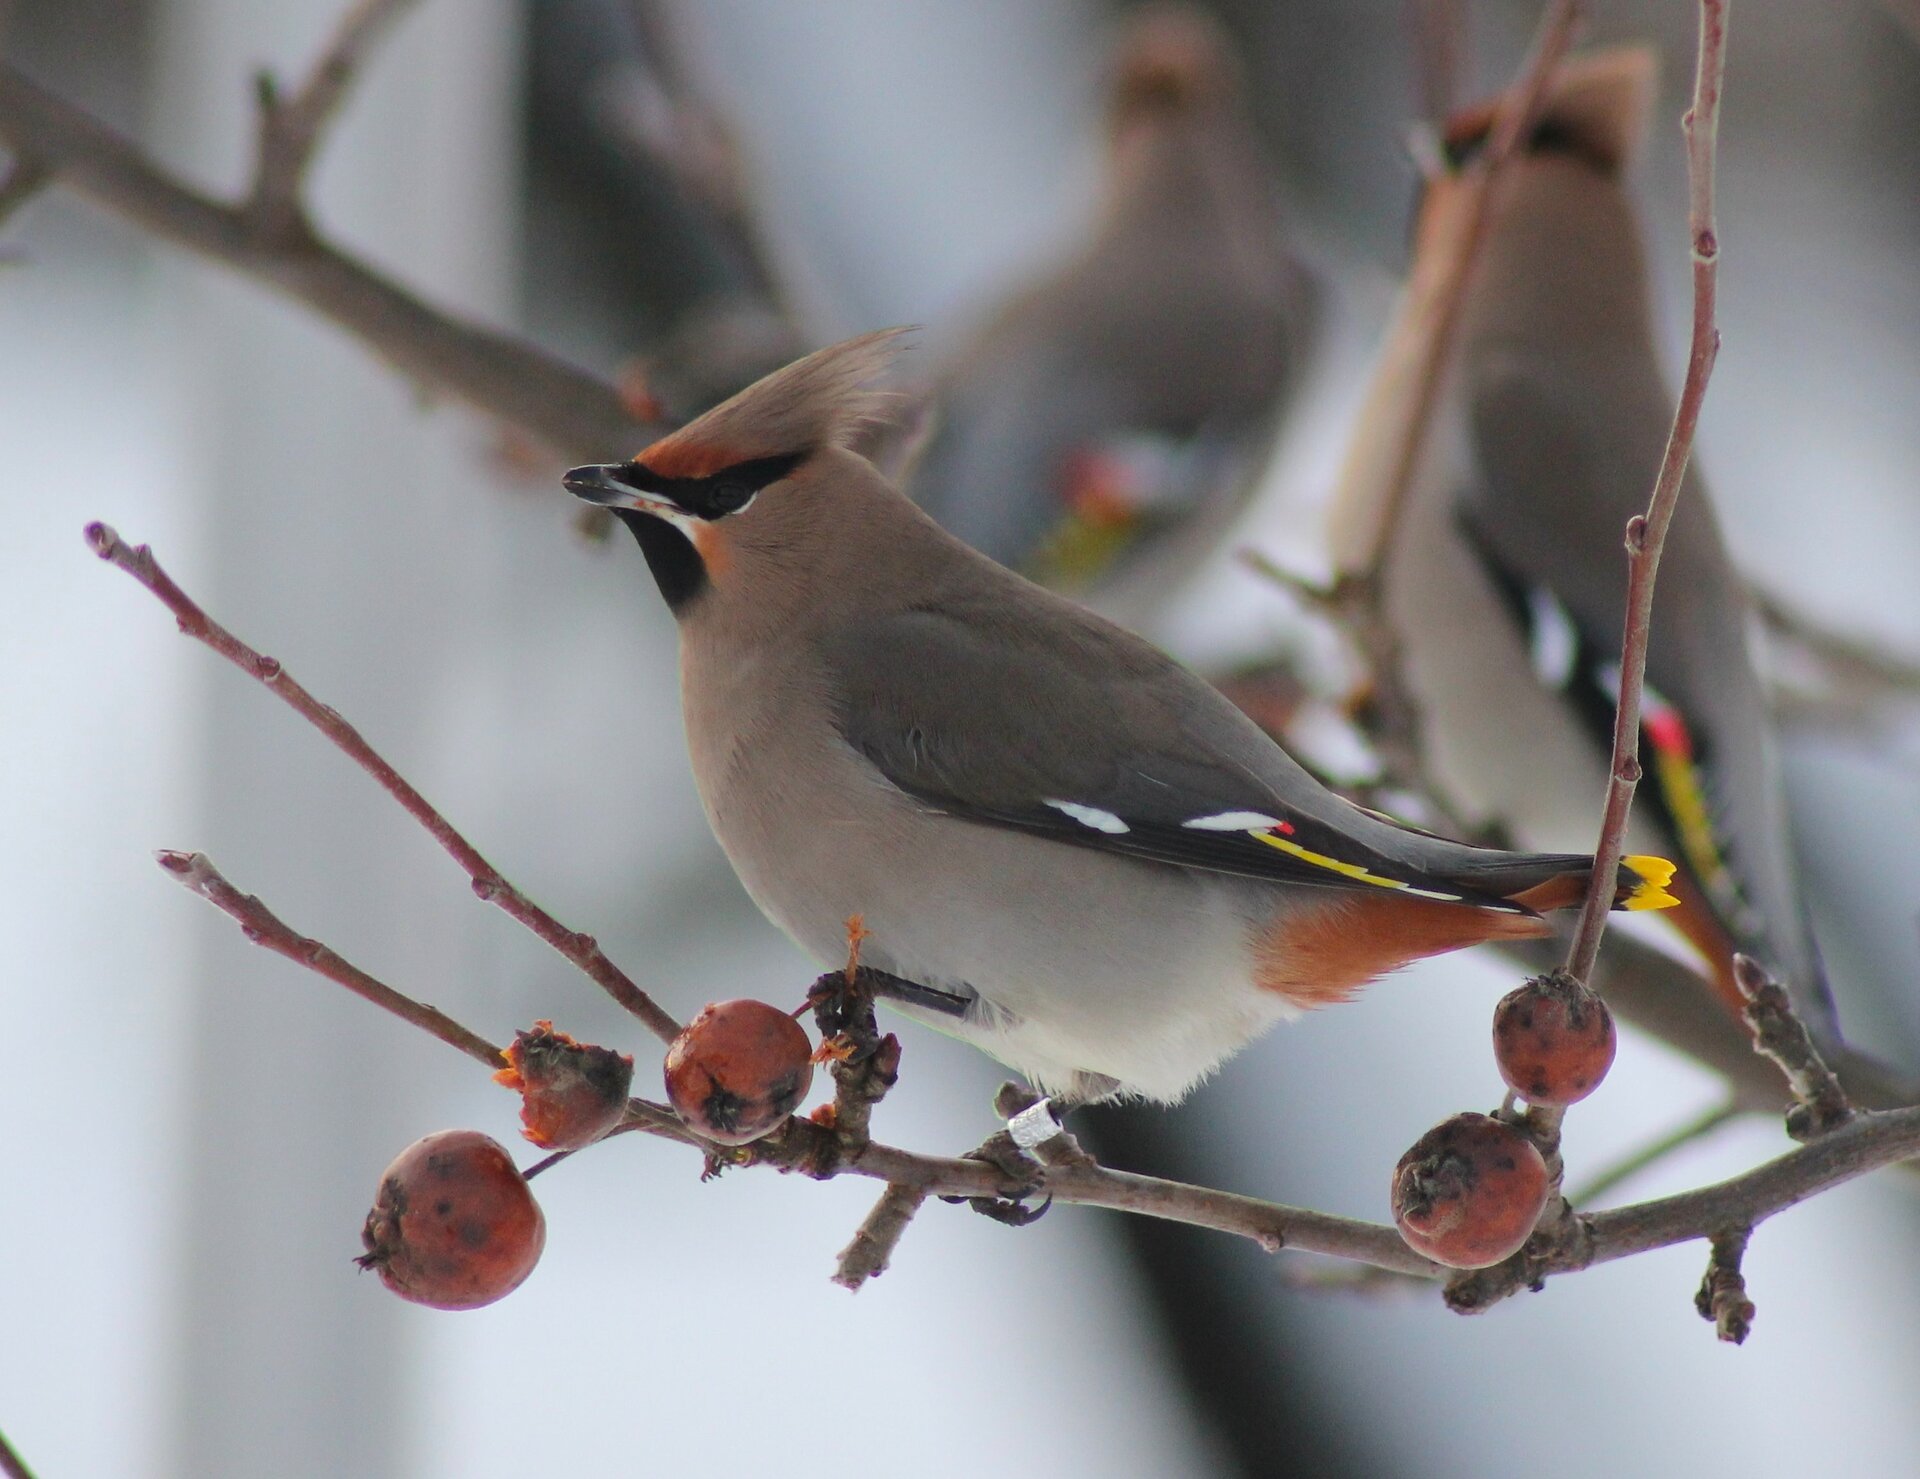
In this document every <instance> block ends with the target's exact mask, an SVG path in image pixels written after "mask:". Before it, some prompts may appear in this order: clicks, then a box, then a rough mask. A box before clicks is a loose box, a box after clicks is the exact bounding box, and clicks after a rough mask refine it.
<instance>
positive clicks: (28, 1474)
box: [0, 11, 33, 1479]
mask: <svg viewBox="0 0 1920 1479" xmlns="http://www.w3.org/2000/svg"><path fill="white" fill-rule="evenodd" d="M4 19H5V12H4V11H0V20H4ZM0 1474H4V1475H6V1479H33V1470H31V1469H29V1468H28V1467H27V1461H26V1460H25V1459H23V1458H21V1457H20V1455H19V1453H18V1452H17V1451H15V1449H14V1446H13V1445H12V1444H11V1443H9V1442H8V1441H7V1435H6V1434H5V1433H0Z"/></svg>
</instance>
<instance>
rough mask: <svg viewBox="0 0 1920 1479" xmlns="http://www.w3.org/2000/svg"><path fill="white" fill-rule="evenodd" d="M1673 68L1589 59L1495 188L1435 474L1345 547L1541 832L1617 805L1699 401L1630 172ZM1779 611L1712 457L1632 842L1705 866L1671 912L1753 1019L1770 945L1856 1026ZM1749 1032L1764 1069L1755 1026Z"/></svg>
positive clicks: (1655, 647) (1671, 587)
mask: <svg viewBox="0 0 1920 1479" xmlns="http://www.w3.org/2000/svg"><path fill="white" fill-rule="evenodd" d="M1654 81H1655V59H1654V55H1653V53H1652V52H1651V51H1649V50H1646V49H1643V48H1625V49H1619V50H1612V51H1605V52H1598V53H1594V54H1592V55H1589V56H1587V57H1584V58H1581V59H1577V60H1575V61H1573V62H1571V63H1569V64H1568V65H1567V66H1565V67H1564V68H1563V69H1562V71H1561V73H1560V76H1559V78H1558V80H1557V82H1556V84H1555V85H1554V87H1553V89H1552V92H1551V93H1550V95H1549V96H1548V98H1547V99H1546V102H1545V104H1544V107H1543V110H1542V112H1541V114H1540V117H1539V120H1538V122H1537V123H1536V124H1535V125H1534V127H1533V131H1532V135H1531V137H1530V138H1528V139H1527V140H1526V141H1525V142H1524V145H1523V147H1522V149H1521V151H1520V153H1519V154H1518V156H1517V157H1516V158H1514V159H1512V160H1511V161H1510V162H1509V164H1508V166H1507V168H1506V169H1505V170H1504V171H1503V172H1502V173H1501V175H1500V177H1499V179H1498V181H1497V182H1496V184H1495V186H1494V195H1493V200H1492V208H1491V216H1490V220H1489V223H1488V226H1487V230H1486V235H1485V238H1484V240H1483V242H1482V245H1481V248H1480V252H1479V256H1478V259H1477V261H1476V264H1475V266H1474V270H1473V272H1472V275H1471V278H1470V280H1469V283H1468V287H1467V291H1466V297H1465V300H1464V303H1463V305H1462V309H1461V318H1460V321H1459V325H1458V340H1457V346H1456V353H1455V356H1454V359H1453V362H1452V364H1451V365H1450V366H1449V367H1448V369H1447V371H1446V375H1445V379H1444V381H1443V389H1442V392H1441V395H1442V399H1441V402H1440V409H1439V411H1438V413H1437V415H1436V418H1435V428H1436V429H1435V432H1434V435H1433V436H1432V437H1431V438H1430V448H1429V454H1428V456H1427V457H1426V465H1425V466H1424V467H1422V468H1421V469H1420V470H1419V471H1418V473H1417V474H1416V475H1415V477H1414V478H1413V480H1412V482H1411V483H1410V485H1409V488H1408V491H1407V493H1406V495H1405V500H1404V502H1403V503H1402V505H1401V506H1400V508H1399V510H1398V512H1397V515H1394V516H1393V517H1392V518H1391V520H1390V527H1385V528H1381V527H1380V524H1381V522H1382V521H1383V519H1384V518H1385V515H1384V514H1383V512H1382V509H1381V508H1380V507H1379V506H1378V504H1377V501H1375V500H1372V499H1369V498H1366V497H1352V496H1349V497H1347V498H1346V499H1345V500H1344V501H1343V502H1342V503H1341V504H1340V505H1339V506H1337V507H1336V509H1335V521H1334V525H1333V531H1332V538H1333V545H1334V550H1335V561H1336V564H1338V565H1341V566H1342V567H1343V568H1345V569H1347V570H1348V571H1349V572H1350V573H1357V571H1358V570H1359V569H1363V568H1366V567H1367V566H1368V565H1369V564H1371V562H1372V561H1373V559H1375V558H1377V559H1378V576H1379V580H1380V583H1381V589H1382V592H1383V597H1384V601H1385V610H1386V613H1387V616H1388V619H1389V621H1390V623H1391V625H1392V627H1393V630H1394V631H1395V632H1396V634H1397V635H1398V637H1399V640H1400V644H1401V655H1402V661H1403V664H1404V673H1405V676H1406V679H1407V682H1408V684H1409V686H1410V688H1411V690H1412V694H1413V698H1414V700H1415V707H1416V708H1417V711H1418V722H1419V726H1420V741H1421V751H1422V754H1423V756H1424V758H1425V761H1426V763H1427V765H1428V767H1429V770H1430V774H1431V777H1432V779H1433V780H1435V781H1436V782H1437V784H1438V786H1439V788H1440V790H1441V791H1442V793H1443V794H1444V796H1445V798H1446V799H1447V800H1448V802H1449V803H1450V804H1451V807H1452V809H1453V810H1454V811H1455V813H1456V814H1457V815H1460V816H1462V817H1464V818H1465V819H1467V820H1468V821H1470V822H1473V823H1476V824H1485V823H1494V824H1498V825H1501V826H1504V827H1505V828H1507V829H1509V831H1510V833H1511V835H1512V836H1513V837H1514V838H1515V839H1517V840H1518V842H1519V843H1521V844H1522V845H1525V846H1533V847H1544V846H1556V845H1560V846H1564V845H1566V843H1567V842H1568V841H1571V840H1573V839H1577V838H1582V837H1588V836H1591V835H1592V831H1593V828H1594V827H1595V825H1596V821H1597V818H1598V817H1599V815H1600V806H1601V797H1602V793H1603V790H1604V788H1605V784H1606V766H1607V756H1608V751H1609V744H1610V738H1611V732H1612V725H1613V719H1614V710H1615V704H1616V695H1617V691H1618V685H1619V666H1618V665H1619V661H1620V651H1621V641H1622V628H1623V625H1624V622H1625V615H1626V579H1625V577H1626V569H1625V561H1624V558H1623V556H1622V554H1621V544H1622V537H1623V531H1624V529H1625V527H1626V524H1627V521H1628V519H1629V518H1630V517H1631V516H1632V515H1634V514H1636V513H1640V512H1643V511H1644V510H1645V508H1646V505H1647V501H1648V498H1649V497H1650V495H1651V493H1652V489H1653V484H1654V476H1655V473H1656V471H1657V470H1658V468H1659V466H1660V461H1661V456H1662V452H1663V449H1664V446H1665V441H1666V436H1667V430H1668V426H1669V424H1670V422H1671V420H1672V417H1673V407H1674V397H1673V393H1672V391H1671V389H1670V388H1669V386H1668V384H1667V381H1666V379H1665V377H1664V376H1663V374H1662V373H1661V368H1660V358H1659V354H1658V352H1657V350H1656V343H1655V335H1654V323H1653V311H1652V303H1651V293H1650V288H1649V284H1648V279H1647V270H1646V264H1645V261H1644V259H1643V255H1642V248H1641V231H1640V222H1639V219H1638V216H1637V213H1636V211H1635V208H1634V204H1633V201H1632V199H1631V197H1630V195H1629V194H1628V190H1627V187H1626V185H1625V183H1624V181H1623V176H1624V174H1625V173H1626V171H1627V168H1628V166H1629V165H1630V164H1631V162H1632V160H1633V157H1634V155H1635V153H1636V152H1637V150H1638V148H1639V146H1640V143H1641V140H1642V137H1643V135H1644V133H1645V129H1646V121H1647V114H1648V110H1649V106H1650V103H1651V99H1652V95H1653V89H1654ZM1492 111H1493V110H1492V105H1490V104H1489V105H1486V106H1483V107H1480V108H1476V109H1472V110H1468V111H1467V112H1464V113H1463V114H1461V115H1460V116H1459V117H1458V118H1456V119H1455V120H1454V122H1453V125H1452V127H1451V129H1450V132H1449V136H1448V138H1447V141H1446V142H1447V145H1448V148H1449V149H1450V151H1452V153H1453V156H1454V158H1455V159H1456V160H1458V159H1462V158H1464V157H1466V155H1467V154H1468V153H1470V152H1471V151H1472V150H1474V149H1476V148H1478V147H1480V146H1481V145H1482V144H1483V143H1484V142H1485V139H1486V135H1487V131H1488V128H1489V126H1490V123H1491V119H1492ZM1460 188H1461V187H1460V186H1459V184H1458V183H1457V182H1456V181H1455V180H1453V179H1451V178H1449V177H1445V176H1443V177H1441V178H1440V179H1438V180H1436V181H1435V182H1434V183H1432V184H1431V185H1430V186H1429V187H1428V191H1427V195H1426V197H1425V199H1424V200H1423V202H1422V212H1421V219H1420V229H1419V233H1418V237H1417V241H1416V255H1417V254H1418V253H1419V252H1420V251H1423V250H1427V249H1429V248H1430V247H1431V246H1432V244H1433V243H1434V242H1435V241H1436V240H1438V239H1439V233H1437V232H1435V231H1433V230H1432V229H1431V228H1432V227H1433V224H1434V222H1435V221H1436V219H1437V218H1438V213H1439V212H1442V211H1445V210H1448V209H1450V208H1452V207H1453V206H1454V204H1455V203H1456V199H1457V196H1456V194H1455V192H1457V191H1458V190H1459V189H1460ZM1420 266H1421V264H1420V263H1418V262H1417V261H1416V264H1415V273H1416V276H1417V275H1418V273H1419V271H1420ZM1362 434H1363V435H1365V432H1364V430H1363V433H1362ZM1363 491H1364V490H1363ZM1376 542H1377V549H1376V547H1375V546H1376ZM1751 619H1752V618H1751V611H1750V601H1749V598H1748V594H1747V590H1746V587H1745V586H1744V584H1743V583H1742V581H1741V579H1740V576H1739V574H1738V573H1737V572H1736V571H1735V569H1734V566H1733V563H1732V560H1731V559H1730V557H1729V555H1728V553H1727V548H1726V543H1725V540H1724V538H1723V537H1722V535H1721V532H1720V527H1719V523H1718V520H1717V518H1716V516H1715V512H1714V509H1713V505H1712V503H1711V501H1710V500H1709V498H1708V496H1707V490H1706V487H1705V486H1704V484H1703V482H1702V480H1701V478H1700V476H1699V474H1698V472H1697V471H1692V472H1689V473H1688V476H1687V482H1686V485H1685V486H1684V488H1683V490H1682V492H1681V494H1680V502H1679V505H1678V510H1677V512H1676V513H1675V515H1674V519H1673V524H1672V527H1671V530H1670V532H1669V534H1668V537H1667V543H1666V548H1665V554H1664V557H1663V559H1662V562H1661V565H1660V575H1659V586H1658V591H1657V599H1656V607H1655V611H1654V619H1653V628H1652V640H1651V648H1650V651H1649V655H1648V661H1647V691H1646V701H1645V706H1644V715H1643V720H1642V734H1641V740H1642V752H1643V759H1644V763H1645V770H1646V782H1645V783H1644V784H1643V785H1642V786H1641V788H1640V792H1639V798H1640V799H1639V805H1638V806H1637V807H1636V815H1637V818H1638V819H1639V820H1638V821H1637V822H1636V827H1635V831H1634V832H1633V834H1632V839H1633V842H1634V845H1637V846H1642V847H1645V848H1648V849H1649V850H1657V851H1670V852H1671V853H1672V855H1673V856H1674V857H1675V858H1676V859H1677V860H1679V862H1680V864H1681V867H1680V873H1679V876H1678V877H1677V878H1676V879H1675V880H1674V883H1673V892H1674V894H1675V895H1676V896H1677V897H1678V899H1679V904H1678V906H1677V907H1676V908H1674V909H1673V910H1672V911H1671V912H1669V913H1668V914H1666V915H1665V916H1664V918H1665V920H1667V921H1669V922H1671V923H1672V924H1674V925H1675V926H1677V928H1678V929H1679V930H1680V931H1681V932H1682V933H1683V934H1684V936H1685V937H1686V939H1687V940H1688V941H1690V942H1691V943H1692V945H1693V946H1694V947H1695V948H1696V949H1697V950H1698V952H1699V954H1700V955H1701V956H1702V958H1703V959H1704V962H1705V964H1706V966H1707V969H1708V971H1709V972H1710V974H1711V981H1712V983H1713V987H1714V989H1715V990H1716V991H1717V993H1718V995H1719V997H1720V999H1721V1001H1722V1002H1723V1003H1724V1004H1725V1005H1726V1006H1727V1007H1728V1008H1729V1009H1730V1010H1732V1011H1733V1012H1735V1013H1736V1014H1737V1013H1738V1011H1739V1009H1740V1006H1741V1004H1742V997H1741V995H1740V992H1739V990H1738V988H1737V986H1736V985H1735V984H1734V981H1733V976H1732V957H1733V953H1734V952H1735V951H1736V950H1740V951H1744V952H1745V953H1747V954H1749V955H1752V956H1755V957H1756V958H1758V959H1759V960H1760V961H1761V962H1762V963H1763V964H1765V965H1766V966H1768V967H1769V968H1770V969H1771V970H1773V971H1774V972H1775V973H1777V974H1779V975H1780V976H1781V977H1782V978H1783V979H1784V980H1785V981H1786V982H1787V983H1788V985H1789V987H1790V990H1791V993H1792V997H1793V1000H1794V1002H1795V1005H1796V1007H1797V1009H1798V1010H1799V1011H1800V1013H1801V1014H1802V1016H1803V1017H1804V1018H1805V1019H1806V1021H1807V1022H1808V1024H1809V1025H1810V1026H1811V1027H1812V1028H1813V1030H1814V1031H1815V1032H1816V1034H1818V1035H1820V1036H1821V1037H1822V1038H1824V1039H1825V1040H1826V1041H1828V1042H1829V1043H1836V1042H1837V1041H1838V1028H1837V1024H1836V1021H1835V1017H1834V1011H1833V1002H1832V998H1831V996H1830V994H1829V992H1828V989H1827V983H1826V979H1825V976H1824V973H1823V971H1822V969H1821V964H1820V957H1819V953H1818V951H1817V949H1816V948H1815V945H1814V940H1813V936H1812V933H1811V930H1810V928H1809V925H1808V920H1807V912H1806V906H1805V903H1804V901H1803V899H1802V897H1801V893H1800V888H1799V885H1798V882H1797V880H1796V876H1795V868H1794V858H1793V846H1792V839H1791V837H1790V836H1789V833H1788V825H1787V812H1786V804H1785V799H1784V796H1783V793H1782V788H1781V780H1780V774H1779V767H1778V763H1777V761H1776V758H1775V754H1774V741H1773V735H1772V726H1771V722H1770V716H1769V712H1768V707H1767V703H1766V698H1765V694H1764V691H1763V689H1762V686H1761V683H1760V680H1759V678H1758V676H1757V675H1756V672H1755V668H1754V664H1753V660H1752V657H1751V655H1750V653H1749V648H1748V634H1749V626H1750V623H1751ZM1729 1041H1730V1042H1731V1041H1732V1040H1731V1039H1729ZM1734 1048H1735V1049H1736V1050H1737V1051H1738V1052H1739V1053H1741V1054H1743V1055H1747V1057H1748V1060H1749V1061H1750V1054H1747V1049H1746V1045H1745V1034H1744V1032H1742V1033H1741V1034H1740V1041H1739V1042H1738V1043H1735V1044H1734Z"/></svg>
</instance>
